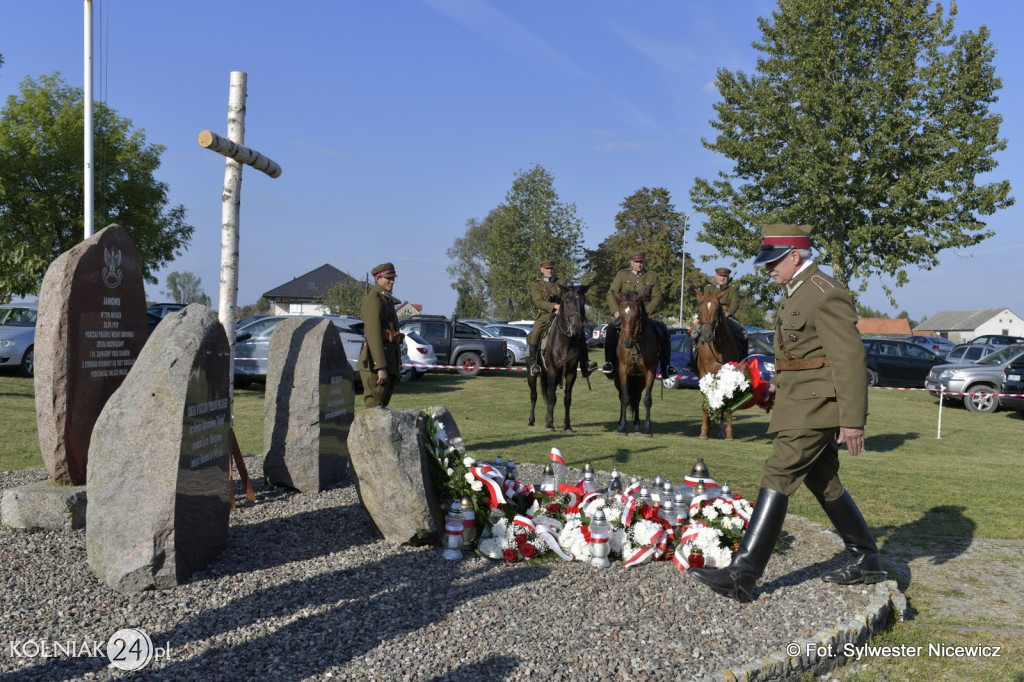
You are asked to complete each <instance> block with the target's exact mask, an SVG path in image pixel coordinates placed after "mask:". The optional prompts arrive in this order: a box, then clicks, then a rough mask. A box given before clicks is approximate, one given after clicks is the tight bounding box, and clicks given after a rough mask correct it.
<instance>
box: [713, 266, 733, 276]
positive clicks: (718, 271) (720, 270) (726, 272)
mask: <svg viewBox="0 0 1024 682" xmlns="http://www.w3.org/2000/svg"><path fill="white" fill-rule="evenodd" d="M715 274H716V275H725V276H726V277H728V276H729V275H731V274H732V270H730V269H729V268H715Z"/></svg>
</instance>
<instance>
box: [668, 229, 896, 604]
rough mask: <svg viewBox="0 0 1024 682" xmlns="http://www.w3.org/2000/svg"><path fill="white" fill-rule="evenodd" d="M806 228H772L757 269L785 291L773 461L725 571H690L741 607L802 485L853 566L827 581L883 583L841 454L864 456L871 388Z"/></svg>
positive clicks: (845, 308) (849, 314) (845, 297)
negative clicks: (846, 483)
mask: <svg viewBox="0 0 1024 682" xmlns="http://www.w3.org/2000/svg"><path fill="white" fill-rule="evenodd" d="M810 235H811V227H810V226H807V225H768V226H766V227H765V229H764V238H763V241H762V244H761V252H760V254H758V256H757V258H756V259H755V260H754V263H755V264H760V263H764V264H765V271H766V272H767V273H768V274H769V275H770V276H771V277H772V279H773V280H774V282H775V283H776V284H780V285H784V286H785V295H784V296H783V298H782V302H781V304H780V305H779V310H778V314H777V315H776V322H775V369H776V371H777V374H776V377H775V381H774V384H773V388H774V389H775V409H774V410H773V411H772V419H771V424H770V425H769V429H768V431H769V433H774V434H775V440H774V441H773V442H772V453H771V455H770V456H769V457H768V459H767V460H765V462H764V465H763V466H762V469H761V490H760V493H759V494H758V497H757V503H756V504H755V505H754V513H753V515H752V517H751V519H750V524H749V526H748V528H747V531H746V533H744V535H743V541H742V542H741V543H740V547H739V550H738V551H737V552H736V555H735V556H734V557H733V559H732V562H731V563H730V564H729V566H728V567H726V568H719V569H690V571H688V573H690V574H692V575H693V577H694V578H696V579H697V580H699V581H700V582H702V583H704V584H706V585H707V586H709V587H710V588H711V589H712V590H714V591H715V592H717V593H719V594H722V595H725V596H727V597H731V598H732V599H735V600H737V601H740V602H747V601H750V600H751V599H752V598H753V591H754V584H755V583H756V582H757V579H758V578H759V577H760V576H761V574H762V573H763V572H764V569H765V566H767V564H768V559H769V558H770V557H771V553H772V549H773V548H774V546H775V541H776V540H777V539H778V537H779V533H780V532H781V531H782V523H783V521H784V520H785V518H786V509H787V506H788V503H789V496H790V495H792V494H793V493H794V492H796V490H797V489H798V488H799V487H800V485H801V484H804V485H806V486H807V487H808V489H810V491H811V492H812V493H813V494H814V496H815V498H817V500H818V503H819V504H820V505H821V507H822V509H824V510H825V514H826V515H827V516H828V518H829V520H830V521H831V522H832V524H833V525H834V526H835V527H836V530H837V531H838V533H839V535H840V537H842V539H843V543H844V544H845V545H846V549H847V551H848V552H849V554H850V556H851V561H850V562H849V563H848V564H847V565H846V566H844V567H843V568H840V569H839V570H836V571H830V572H828V573H826V574H824V575H823V576H822V579H823V580H826V581H828V582H834V583H838V584H840V585H854V584H860V583H864V584H870V583H877V582H881V581H882V580H885V577H886V574H885V572H884V571H883V570H882V567H881V562H880V561H879V556H878V546H877V545H876V544H875V540H874V538H873V537H872V535H871V531H870V530H869V529H868V526H867V523H865V521H864V517H863V516H862V515H861V513H860V510H859V509H858V508H857V504H856V503H855V502H854V501H853V498H852V497H851V496H850V493H849V492H847V491H846V489H845V488H843V484H842V482H841V481H840V480H839V446H840V445H841V444H843V443H846V447H847V449H848V450H849V452H850V454H851V455H859V454H860V453H861V452H862V451H863V450H864V425H865V422H866V421H867V411H868V390H867V373H866V366H865V361H864V346H863V344H862V343H861V339H860V334H859V333H858V331H857V311H856V309H855V308H854V304H853V300H852V299H851V298H850V295H849V293H848V292H847V291H846V290H845V289H843V288H842V287H841V286H840V285H839V284H838V283H837V282H836V281H835V280H834V279H832V278H831V277H829V276H828V275H826V274H825V273H823V272H821V271H820V270H819V269H818V266H817V265H816V264H815V263H814V261H812V260H811V258H810V255H811V252H810V246H811V240H810Z"/></svg>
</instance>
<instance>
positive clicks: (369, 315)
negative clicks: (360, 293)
mask: <svg viewBox="0 0 1024 682" xmlns="http://www.w3.org/2000/svg"><path fill="white" fill-rule="evenodd" d="M361 317H362V320H363V335H364V337H365V338H366V343H365V344H364V345H363V352H362V353H361V354H360V356H359V365H360V367H361V368H362V369H365V370H369V371H371V372H376V371H377V370H379V369H386V370H387V371H388V374H398V373H399V370H400V368H401V365H402V348H401V345H400V344H397V343H386V342H385V341H384V330H385V329H391V330H394V331H396V332H397V331H398V315H397V314H396V313H395V305H394V302H393V301H392V299H391V297H390V296H389V295H388V292H386V291H385V290H384V287H382V286H380V285H379V284H374V285H373V286H372V287H371V288H370V290H369V291H368V292H367V293H366V298H364V299H363V306H362V310H361Z"/></svg>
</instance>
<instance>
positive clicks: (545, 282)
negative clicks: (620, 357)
mask: <svg viewBox="0 0 1024 682" xmlns="http://www.w3.org/2000/svg"><path fill="white" fill-rule="evenodd" d="M561 287H562V283H561V282H559V281H558V278H557V277H555V263H554V261H549V260H546V261H544V262H543V263H541V264H540V277H538V278H537V279H536V280H534V282H533V284H532V285H531V286H530V298H532V299H533V330H532V331H531V332H530V334H529V336H527V337H526V341H527V350H526V353H527V356H528V360H527V362H528V363H529V365H530V375H531V376H537V375H538V374H540V342H541V339H543V338H544V333H545V332H546V331H547V328H548V324H550V323H551V319H552V318H553V317H554V316H555V315H557V314H558V310H559V307H560V306H561V303H562V289H561ZM595 369H597V363H595V362H592V361H591V360H590V358H589V356H588V354H587V338H586V336H584V337H583V338H582V339H581V340H580V372H582V373H583V378H584V379H586V378H587V377H589V376H590V373H591V372H593V371H594V370H595Z"/></svg>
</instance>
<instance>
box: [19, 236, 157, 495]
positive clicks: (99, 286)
mask: <svg viewBox="0 0 1024 682" xmlns="http://www.w3.org/2000/svg"><path fill="white" fill-rule="evenodd" d="M35 343H36V345H35V354H36V355H35V360H36V376H35V397H36V422H37V425H38V431H39V448H40V450H41V451H42V456H43V464H44V465H45V466H46V470H47V471H48V472H49V474H50V476H52V477H53V478H54V480H56V481H59V482H62V483H72V484H74V485H83V484H84V483H85V480H86V468H87V467H86V465H87V462H88V453H89V442H90V440H91V438H92V433H93V426H94V425H95V423H96V418H97V417H98V416H99V414H100V410H102V409H103V405H104V404H105V403H106V402H107V399H108V398H110V396H111V395H112V394H113V393H114V391H115V390H117V388H118V387H119V386H120V385H121V382H123V381H124V378H125V376H127V374H128V371H129V370H130V369H131V368H132V365H133V364H134V363H135V361H136V358H138V357H139V352H140V351H141V350H142V346H143V345H144V344H145V343H146V292H145V289H144V288H143V284H142V269H141V267H140V264H139V254H138V252H137V251H136V249H135V245H134V244H133V243H132V240H131V238H130V237H129V236H128V233H127V232H126V231H125V230H124V229H123V228H122V227H121V226H119V225H109V226H107V227H105V228H103V229H102V230H100V231H99V232H97V233H96V234H94V235H93V236H92V237H90V238H89V239H86V240H85V241H83V242H81V243H80V244H78V245H76V246H74V247H72V248H71V249H69V250H68V251H65V252H64V253H62V254H61V255H60V256H58V257H57V259H56V260H55V261H53V263H51V264H50V267H49V268H48V269H47V271H46V275H45V276H44V277H43V283H42V288H41V289H40V292H39V320H38V323H37V324H36V342H35Z"/></svg>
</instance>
